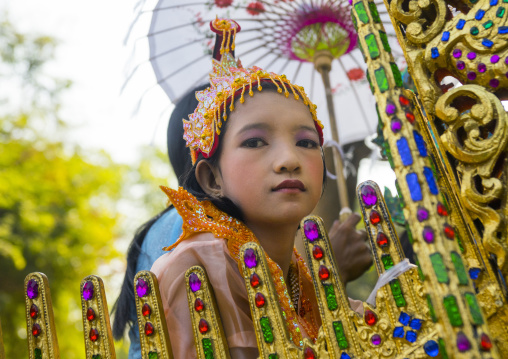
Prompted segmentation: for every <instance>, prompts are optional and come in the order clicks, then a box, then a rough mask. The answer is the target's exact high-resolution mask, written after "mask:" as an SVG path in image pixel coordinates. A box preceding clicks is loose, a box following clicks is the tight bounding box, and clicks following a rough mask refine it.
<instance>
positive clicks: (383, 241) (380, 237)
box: [376, 232, 388, 247]
mask: <svg viewBox="0 0 508 359" xmlns="http://www.w3.org/2000/svg"><path fill="white" fill-rule="evenodd" d="M376 242H377V245H378V246H380V247H386V246H387V245H388V237H387V236H386V234H384V233H383V232H379V233H378V234H377V238H376Z"/></svg>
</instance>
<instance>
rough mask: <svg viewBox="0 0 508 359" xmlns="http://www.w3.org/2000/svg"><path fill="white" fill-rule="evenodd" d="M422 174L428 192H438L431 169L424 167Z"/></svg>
mask: <svg viewBox="0 0 508 359" xmlns="http://www.w3.org/2000/svg"><path fill="white" fill-rule="evenodd" d="M423 175H424V176H425V179H426V180H427V185H428V186H429V190H430V193H432V194H438V193H439V190H438V188H437V183H436V179H435V178H434V173H433V172H432V170H431V169H430V168H429V167H424V168H423Z"/></svg>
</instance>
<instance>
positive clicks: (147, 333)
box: [145, 322, 155, 337]
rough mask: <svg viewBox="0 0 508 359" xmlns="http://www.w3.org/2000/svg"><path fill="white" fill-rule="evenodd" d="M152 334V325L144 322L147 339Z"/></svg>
mask: <svg viewBox="0 0 508 359" xmlns="http://www.w3.org/2000/svg"><path fill="white" fill-rule="evenodd" d="M153 332H155V328H154V326H153V324H152V323H150V322H146V324H145V335H146V336H148V337H149V336H150V335H152V334H153Z"/></svg>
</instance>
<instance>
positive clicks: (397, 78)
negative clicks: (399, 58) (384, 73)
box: [390, 62, 402, 87]
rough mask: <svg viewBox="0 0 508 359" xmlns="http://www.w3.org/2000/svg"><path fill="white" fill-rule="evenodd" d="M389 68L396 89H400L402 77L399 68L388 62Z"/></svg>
mask: <svg viewBox="0 0 508 359" xmlns="http://www.w3.org/2000/svg"><path fill="white" fill-rule="evenodd" d="M390 67H391V68H392V73H393V79H394V80H395V85H397V87H402V76H401V74H400V71H399V67H398V66H397V64H396V63H394V62H390Z"/></svg>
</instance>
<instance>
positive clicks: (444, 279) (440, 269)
mask: <svg viewBox="0 0 508 359" xmlns="http://www.w3.org/2000/svg"><path fill="white" fill-rule="evenodd" d="M429 257H430V261H431V263H432V268H434V272H435V273H436V277H437V281H438V282H439V283H448V281H449V278H448V271H447V269H446V266H445V264H444V261H443V256H442V255H441V253H433V254H431V255H430V256H429Z"/></svg>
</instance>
